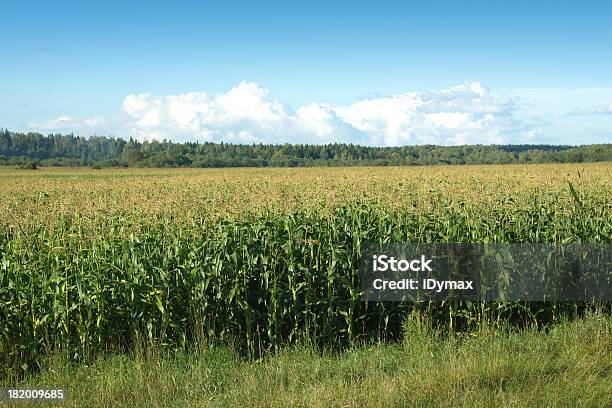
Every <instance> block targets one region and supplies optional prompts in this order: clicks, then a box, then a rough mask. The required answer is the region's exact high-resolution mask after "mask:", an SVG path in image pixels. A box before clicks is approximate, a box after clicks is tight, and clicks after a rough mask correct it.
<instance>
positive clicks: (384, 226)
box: [0, 163, 612, 378]
mask: <svg viewBox="0 0 612 408" xmlns="http://www.w3.org/2000/svg"><path fill="white" fill-rule="evenodd" d="M611 173H612V165H611V164H609V163H603V164H580V165H525V166H519V165H509V166H464V167H454V166H446V167H430V168H422V167H421V168H393V169H385V168H375V169H374V168H352V169H316V168H315V169H266V170H255V169H252V170H250V169H248V170H247V169H231V170H227V169H226V170H104V171H95V170H66V169H61V170H60V169H45V170H38V171H36V172H20V171H17V170H7V169H4V170H0V217H1V218H0V378H1V377H2V376H7V375H17V374H18V373H24V372H29V371H36V370H37V369H39V368H40V367H42V365H44V362H45V359H46V358H48V357H49V356H51V355H52V354H53V353H56V352H62V353H66V354H67V355H68V356H69V357H70V358H71V359H73V360H74V361H86V360H87V359H90V358H92V357H94V356H96V355H98V354H100V353H104V352H126V351H130V350H133V349H134V348H136V347H138V346H139V345H142V344H146V345H154V346H159V347H163V348H169V349H180V348H189V347H194V346H201V345H213V344H215V343H224V344H231V345H233V346H235V347H236V348H237V349H238V350H240V351H241V352H243V353H244V354H245V355H249V356H255V357H258V356H261V355H263V354H265V353H267V352H270V351H274V350H276V349H278V348H279V347H282V346H284V345H287V344H291V343H295V342H299V341H302V340H307V341H310V342H313V343H315V344H318V345H320V346H322V347H330V348H342V347H346V346H349V345H353V344H359V343H360V342H366V341H377V340H393V339H395V338H397V337H398V336H399V335H400V332H401V330H400V329H401V325H402V321H403V320H404V318H405V316H406V315H407V314H409V313H410V312H411V311H413V310H414V309H417V310H419V311H420V312H421V313H426V314H427V315H428V316H429V318H430V319H431V320H432V321H434V322H435V323H436V324H437V325H439V326H440V327H444V328H446V329H449V330H466V331H469V330H470V328H473V327H476V326H477V325H479V324H483V323H487V324H501V323H508V322H509V323H512V324H528V325H546V324H547V323H548V322H550V321H552V320H554V319H555V318H556V317H558V316H561V315H563V314H568V313H569V314H579V313H580V312H581V310H584V309H585V308H589V307H604V308H608V307H609V305H601V304H600V305H591V304H577V303H576V304H568V303H558V304H554V303H546V304H544V303H537V304H536V303H531V304H526V303H518V302H513V303H503V302H492V303H475V302H471V303H470V302H459V301H456V302H428V303H419V304H400V303H365V302H360V290H359V287H360V286H359V271H358V269H359V265H360V262H361V258H360V256H361V246H362V244H363V243H364V242H366V241H370V242H378V243H389V242H427V243H434V242H516V243H520V242H559V243H560V242H564V243H565V242H590V243H606V244H609V243H610V241H611V237H612V212H611V210H612V202H611V201H610V197H611V196H612V194H611V193H612V186H611V184H610V179H611V178H610V174H611Z"/></svg>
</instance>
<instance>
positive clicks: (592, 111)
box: [568, 103, 612, 116]
mask: <svg viewBox="0 0 612 408" xmlns="http://www.w3.org/2000/svg"><path fill="white" fill-rule="evenodd" d="M594 115H612V103H610V104H609V105H593V106H589V107H588V108H578V109H574V110H573V111H572V112H570V113H569V114H568V116H594Z"/></svg>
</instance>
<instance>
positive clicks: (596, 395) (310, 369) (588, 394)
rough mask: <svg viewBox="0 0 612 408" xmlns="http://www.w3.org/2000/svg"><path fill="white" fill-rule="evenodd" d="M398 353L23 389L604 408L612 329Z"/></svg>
mask: <svg viewBox="0 0 612 408" xmlns="http://www.w3.org/2000/svg"><path fill="white" fill-rule="evenodd" d="M407 326H408V327H407V329H408V333H407V335H406V337H405V339H404V341H403V343H402V344H376V345H371V346H361V347H356V348H354V349H351V350H348V351H346V352H343V353H333V352H327V353H321V352H319V351H317V349H315V348H313V347H309V346H305V345H298V346H294V347H290V348H286V349H283V350H282V351H280V352H279V353H277V354H275V355H273V356H269V357H266V358H264V359H262V360H258V361H248V360H243V359H242V358H241V357H240V356H239V355H238V354H236V353H235V352H233V351H231V350H229V349H227V348H214V349H208V350H202V351H200V352H188V353H184V352H181V353H171V354H164V355H159V354H156V353H145V354H144V355H143V354H132V355H115V356H107V357H104V358H99V359H98V360H96V361H95V362H94V363H93V364H91V365H88V366H73V365H70V364H67V363H65V362H64V361H62V360H61V359H58V360H55V361H53V362H52V363H51V365H50V368H49V369H47V370H46V371H44V372H43V373H41V374H40V375H39V376H37V377H33V378H30V379H28V380H26V381H25V382H22V383H21V384H19V386H21V387H45V386H47V387H51V386H56V387H57V386H58V385H60V384H61V385H66V386H67V388H68V400H67V402H66V403H65V404H64V405H63V406H75V407H76V406H88V407H122V406H129V407H165V406H175V407H191V406H193V407H201V406H215V407H216V406H243V407H260V406H271V407H288V406H305V407H346V406H358V407H369V406H371V407H378V406H410V407H420V406H422V407H438V408H439V407H454V406H478V407H500V406H505V407H536V406H564V407H566V406H584V407H603V406H609V403H610V392H609V391H610V389H612V370H611V369H612V362H611V360H610V355H611V353H612V337H611V330H612V319H611V318H610V316H609V315H607V316H605V315H591V316H589V317H587V318H585V319H582V320H578V321H572V322H569V321H566V322H562V323H559V324H557V325H554V326H553V327H552V328H551V329H550V330H548V331H536V330H522V331H512V330H510V329H497V330H493V329H490V328H487V327H483V328H481V329H480V330H479V331H476V332H473V333H471V334H469V335H461V334H456V333H455V334H446V335H442V334H439V333H436V332H434V331H432V330H429V329H428V327H426V328H425V329H423V327H422V326H420V327H416V329H415V325H414V322H412V323H410V322H409V323H408V324H407Z"/></svg>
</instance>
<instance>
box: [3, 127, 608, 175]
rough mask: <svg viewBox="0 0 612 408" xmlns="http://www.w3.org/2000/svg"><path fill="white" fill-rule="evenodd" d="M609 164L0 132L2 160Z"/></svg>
mask: <svg viewBox="0 0 612 408" xmlns="http://www.w3.org/2000/svg"><path fill="white" fill-rule="evenodd" d="M600 161H612V144H593V145H583V146H561V145H464V146H434V145H416V146H401V147H368V146H360V145H353V144H338V143H333V144H325V145H308V144H279V145H271V144H227V143H223V142H221V143H211V142H204V143H173V142H170V141H166V140H164V141H145V142H139V141H137V140H134V139H132V138H130V139H129V140H124V139H121V138H116V137H107V136H91V137H83V136H75V135H74V134H67V135H62V134H49V135H47V136H45V135H42V134H40V133H34V132H30V133H20V132H11V131H9V130H7V129H4V130H2V129H0V165H18V166H27V167H29V168H35V167H36V166H38V165H42V166H73V167H78V166H94V167H303V166H366V165H368V166H369V165H372V166H401V165H433V164H503V163H580V162H600Z"/></svg>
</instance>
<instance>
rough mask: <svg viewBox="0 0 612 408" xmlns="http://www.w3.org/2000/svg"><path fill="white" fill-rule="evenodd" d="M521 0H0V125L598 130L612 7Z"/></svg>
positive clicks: (454, 135) (363, 134) (110, 130)
mask: <svg viewBox="0 0 612 408" xmlns="http://www.w3.org/2000/svg"><path fill="white" fill-rule="evenodd" d="M460 3H461V4H460ZM534 3H536V2H533V1H531V2H529V1H512V2H503V3H502V2H491V1H472V2H414V3H412V4H410V3H408V2H385V1H377V2H367V3H366V2H355V1H352V2H333V3H332V2H315V1H309V2H301V3H300V4H297V3H296V4H292V3H291V2H229V1H225V2H184V1H176V2H168V1H166V2H153V1H147V2H138V1H130V2H127V1H123V2H115V1H104V2H66V1H54V2H50V1H45V2H29V1H12V0H8V1H3V2H2V4H1V7H0V21H1V22H2V23H1V24H0V51H1V54H0V55H2V63H1V64H0V127H7V128H9V129H12V130H21V131H41V132H43V133H50V132H59V131H61V132H68V131H73V132H75V133H78V134H83V135H91V134H113V135H116V136H121V137H130V136H133V137H136V138H139V139H152V138H167V139H171V140H176V141H188V140H189V141H192V140H200V141H205V140H211V141H220V140H224V141H232V142H247V143H248V142H270V143H282V142H310V143H326V142H330V141H342V142H359V143H364V144H373V145H397V144H413V143H439V144H462V143H564V144H581V143H597V142H600V143H601V142H612V6H610V5H609V4H606V2H592V1H590V2H589V1H586V2H585V1H582V2H562V1H557V2H537V4H534Z"/></svg>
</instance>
